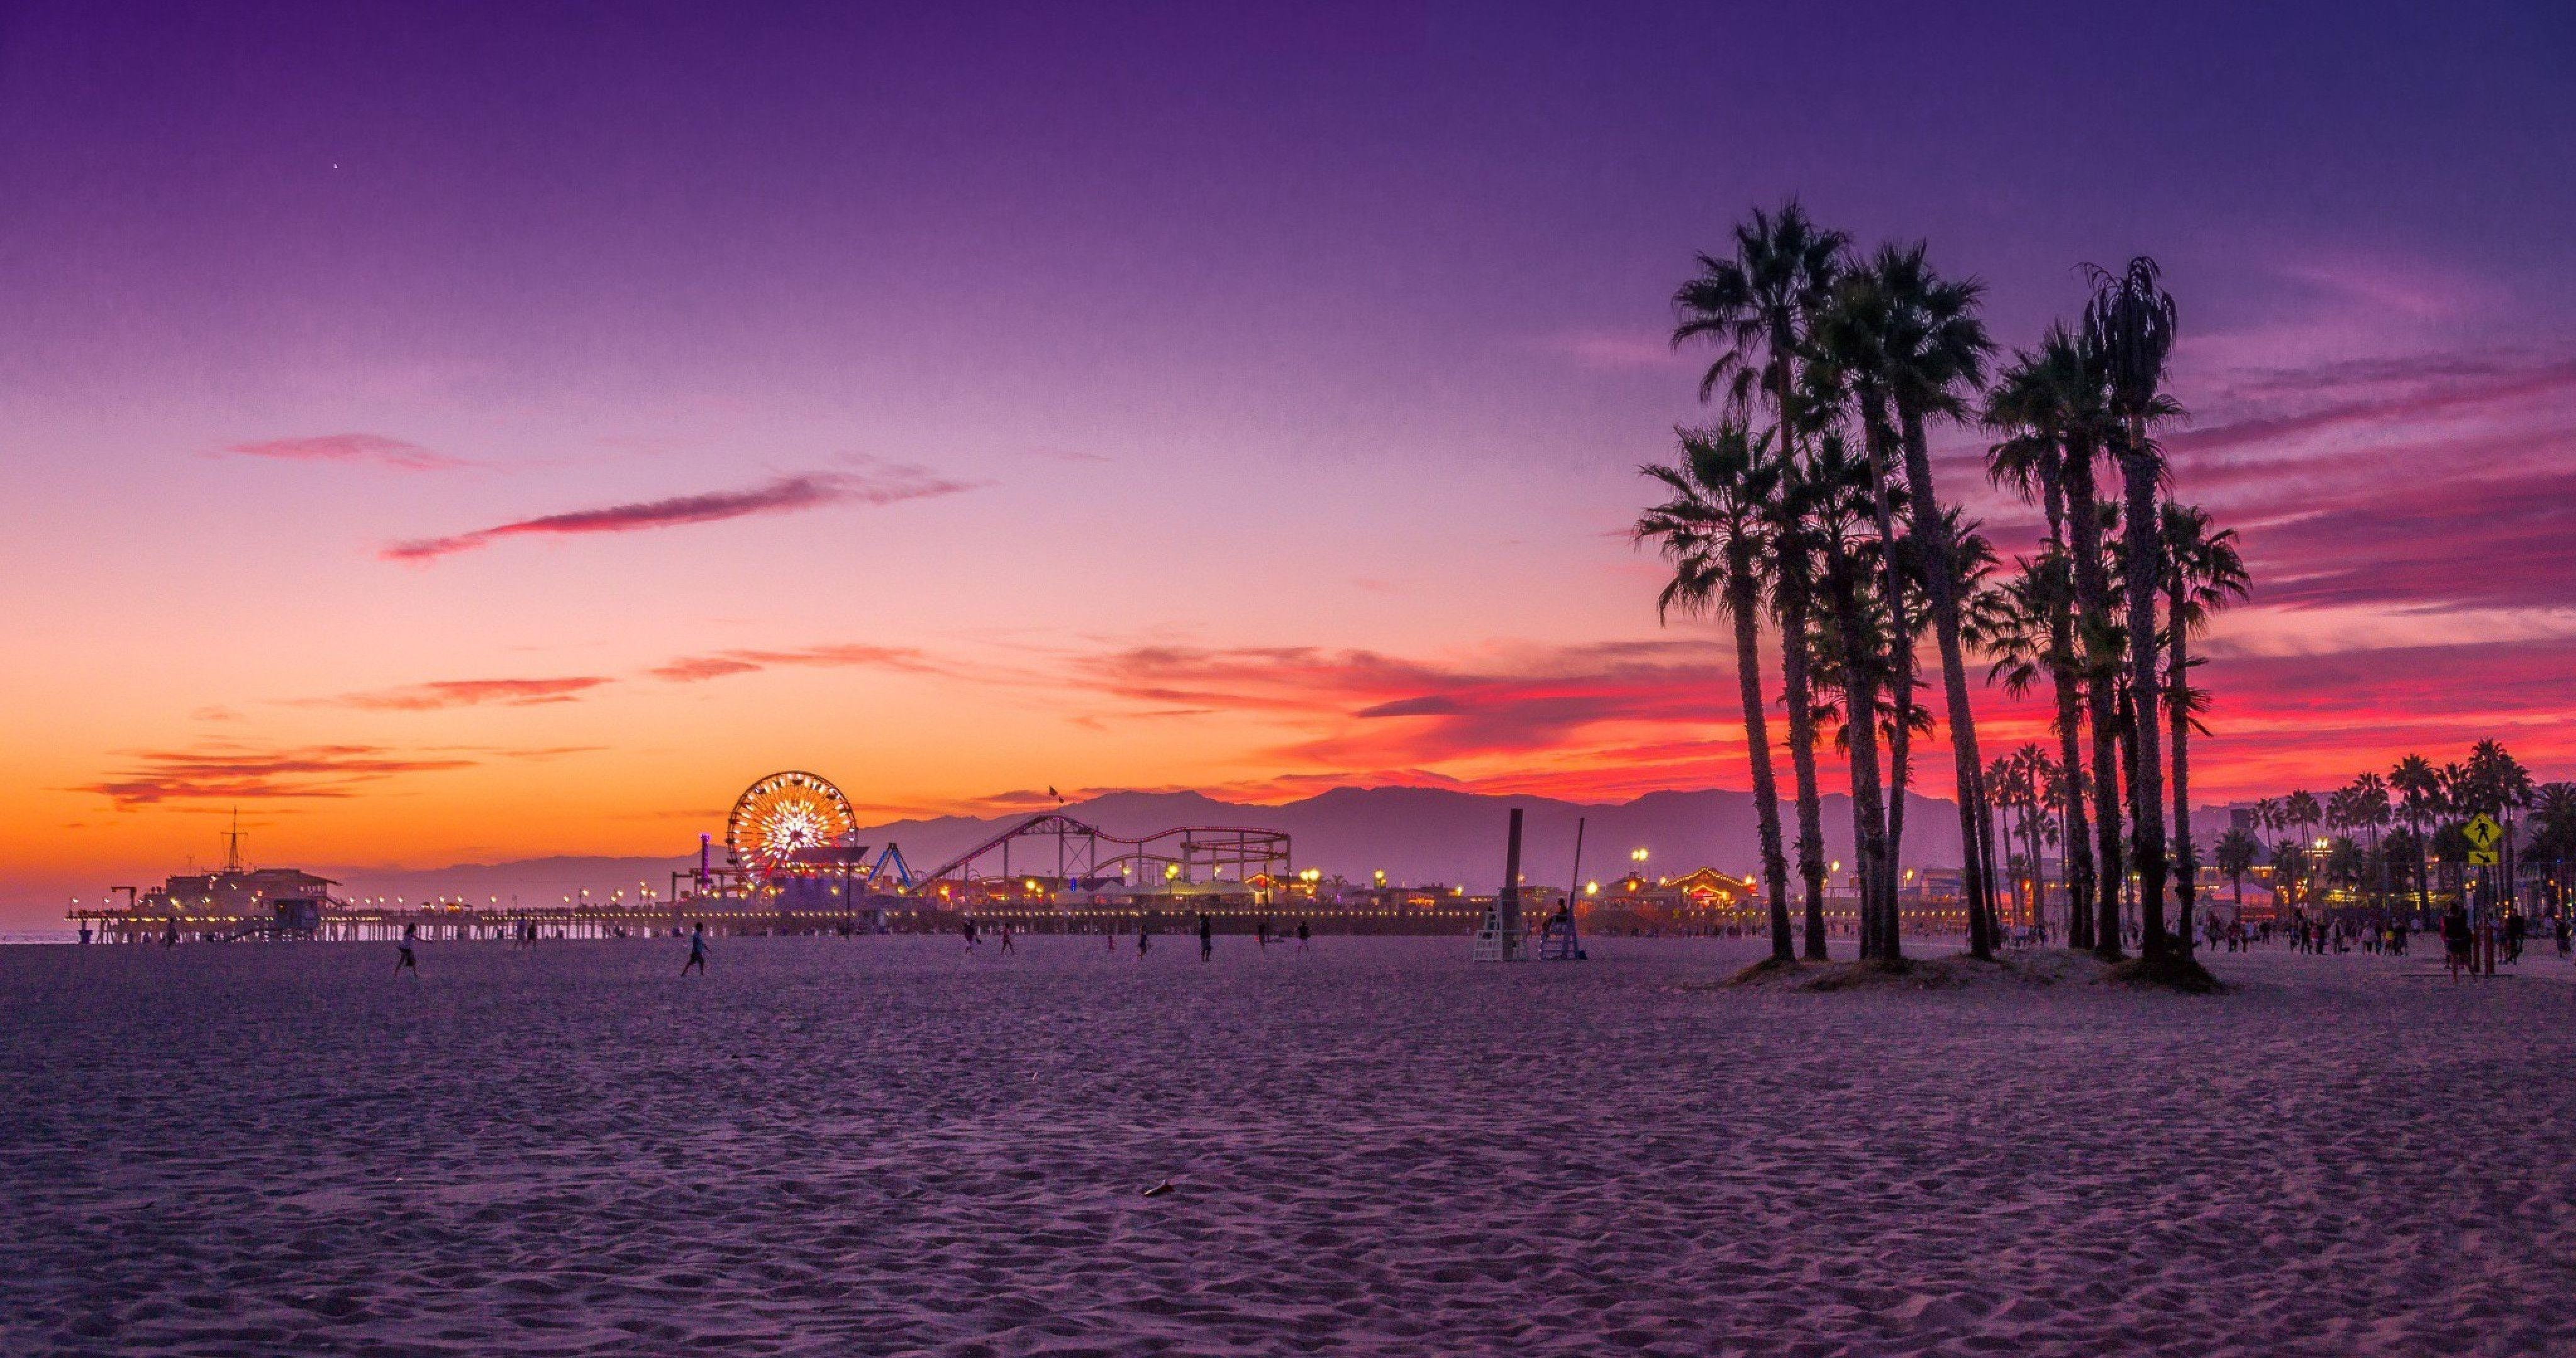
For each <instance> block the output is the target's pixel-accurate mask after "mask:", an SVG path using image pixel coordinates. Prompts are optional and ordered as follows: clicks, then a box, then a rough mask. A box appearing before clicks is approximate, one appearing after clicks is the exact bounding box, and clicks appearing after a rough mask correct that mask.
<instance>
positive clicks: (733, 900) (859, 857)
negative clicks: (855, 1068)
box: [671, 770, 1293, 930]
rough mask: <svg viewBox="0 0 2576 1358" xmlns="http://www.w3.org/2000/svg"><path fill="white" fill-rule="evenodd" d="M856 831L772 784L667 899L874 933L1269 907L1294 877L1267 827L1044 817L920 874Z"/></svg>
mask: <svg viewBox="0 0 2576 1358" xmlns="http://www.w3.org/2000/svg"><path fill="white" fill-rule="evenodd" d="M857 835H858V818H857V816H856V815H855V814H854V813H853V812H852V811H851V808H850V801H849V798H848V797H846V796H844V795H843V794H842V792H841V790H840V789H839V788H837V787H835V786H833V785H832V783H831V781H830V780H828V779H826V778H823V777H821V776H820V775H817V774H812V773H807V772H804V771H802V770H789V771H787V772H783V773H773V774H770V775H769V776H767V777H765V778H762V779H760V780H758V781H756V782H754V783H753V784H752V785H751V786H750V787H748V788H745V789H743V793H742V796H740V797H739V798H737V799H735V801H734V805H733V810H732V812H731V814H729V815H728V816H727V817H726V818H725V839H724V851H725V852H724V860H723V861H722V862H718V861H716V860H715V857H714V847H715V846H714V842H713V837H712V836H706V835H702V836H700V837H699V843H698V863H697V866H696V867H695V868H694V869H692V870H689V871H686V872H675V873H673V874H671V878H672V880H671V887H672V893H671V898H672V900H673V901H674V902H675V904H676V905H678V907H679V908H681V909H696V908H699V907H701V906H730V907H735V908H740V907H742V906H746V905H747V906H750V907H752V908H753V909H755V910H757V911H759V912H760V913H761V914H763V915H772V914H774V915H776V916H778V917H780V918H781V919H782V920H785V921H790V922H794V921H812V920H815V919H816V918H817V917H823V918H839V919H842V920H846V921H853V922H855V923H858V924H860V925H861V926H863V927H867V928H873V929H879V930H882V929H885V928H887V927H889V925H890V921H891V918H892V917H893V916H895V915H897V914H904V915H917V914H920V913H923V912H933V913H935V912H942V911H952V910H954V911H963V910H991V909H994V908H997V907H999V908H1006V909H1008V910H1010V911H1011V912H1013V913H1023V912H1041V911H1049V910H1059V911H1072V912H1076V913H1088V912H1091V911H1097V910H1100V909H1102V908H1105V907H1126V908H1134V907H1137V906H1140V905H1146V904H1151V903H1162V904H1172V905H1180V904H1182V902H1183V900H1184V898H1186V899H1187V900H1188V901H1189V902H1192V903H1194V905H1196V906H1207V907H1215V906H1218V905H1219V904H1220V903H1223V902H1229V901H1230V902H1233V903H1236V904H1241V905H1253V906H1258V905H1267V904H1269V903H1270V901H1271V898H1272V895H1273V892H1274V891H1276V890H1278V889H1280V888H1282V887H1284V886H1285V884H1287V883H1288V882H1290V881H1291V880H1293V879H1292V878H1291V877H1290V874H1289V870H1288V868H1289V845H1288V836H1287V835H1286V834H1284V833H1282V832H1280V831H1276V830H1256V829H1249V828H1243V827H1237V826H1178V827H1175V828H1173V829H1169V830H1163V831H1159V832H1157V833H1154V834H1150V835H1145V836H1142V837H1139V838H1133V839H1131V838H1127V837H1125V836H1121V835H1113V834H1110V833H1108V832H1107V831H1105V830H1102V829H1100V828H1099V827H1098V826H1095V825H1091V824H1088V823H1086V822H1084V821H1081V820H1077V819H1075V818H1074V817H1072V816H1069V815H1066V814H1065V813H1063V812H1061V811H1048V812H1041V813H1039V814H1036V815H1032V816H1030V817H1028V818H1027V819H1025V820H1022V821H1020V822H1018V823H1016V824H1014V825H1012V826H1010V827H1008V828H1007V829H1004V830H1002V831H1000V832H999V833H996V834H994V835H992V836H990V837H989V838H986V839H985V840H983V841H982V842H980V843H978V844H976V845H975V846H974V847H972V848H969V849H967V850H966V851H965V852H963V853H960V854H958V855H956V856H955V857H953V858H951V859H949V860H948V861H947V862H945V863H942V864H940V865H939V866H938V867H936V868H934V869H932V870H931V871H930V872H928V873H926V874H919V875H916V874H915V873H914V872H913V871H912V866H911V864H910V863H909V862H907V861H906V860H905V858H904V855H903V850H902V849H901V848H900V847H898V846H897V845H895V844H892V843H889V844H887V845H885V846H884V847H883V848H882V849H880V850H877V852H876V855H875V857H874V858H870V857H869V851H870V849H871V847H873V846H870V845H866V844H861V843H859V842H858V839H857ZM1015 849H1016V850H1017V858H1018V861H1017V862H1016V863H1014V861H1013V857H1014V850H1015ZM723 913H732V911H731V910H727V911H724V912H723Z"/></svg>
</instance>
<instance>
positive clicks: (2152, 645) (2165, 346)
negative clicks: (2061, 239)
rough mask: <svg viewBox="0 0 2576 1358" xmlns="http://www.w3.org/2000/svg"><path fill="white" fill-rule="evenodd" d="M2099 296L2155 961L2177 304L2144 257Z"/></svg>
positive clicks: (2144, 886) (2137, 797) (2146, 912)
mask: <svg viewBox="0 0 2576 1358" xmlns="http://www.w3.org/2000/svg"><path fill="white" fill-rule="evenodd" d="M2089 272H2090V275H2091V277H2092V280H2093V285H2094V291H2093V300H2092V301H2091V302H2090V303H2088V304H2087V305H2086V306H2085V308H2084V339H2085V345H2086V347H2087V348H2088V349H2089V350H2091V351H2092V352H2093V353H2094V354H2096V355H2098V356H2099V358H2100V361H2101V365H2102V373H2103V376H2104V378H2105V387H2106V395H2107V398H2108V400H2109V404H2110V409H2111V413H2112V415H2113V416H2114V417H2115V418H2116V419H2117V420H2118V422H2119V457H2120V480H2121V487H2122V491H2123V501H2124V504H2125V506H2126V508H2125V513H2124V517H2125V519H2126V521H2127V528H2128V541H2127V543H2126V545H2125V549H2124V553H2123V554H2124V555H2125V557H2126V558H2127V563H2128V594H2129V598H2128V612H2129V618H2128V622H2129V684H2130V693H2131V695H2132V700H2133V701H2134V702H2136V703H2137V705H2138V712H2137V722H2136V725H2135V728H2134V729H2133V731H2132V734H2131V739H2132V740H2133V741H2134V742H2135V744H2136V747H2137V751H2136V765H2137V774H2136V778H2137V783H2136V786H2135V790H2134V795H2132V796H2131V798H2130V820H2131V825H2130V832H2129V842H2130V849H2131V853H2132V855H2133V856H2134V857H2135V859H2136V860H2137V870H2138V911H2139V924H2140V932H2139V937H2140V939H2141V943H2140V946H2141V948H2143V949H2144V951H2145V952H2146V955H2147V957H2148V958H2149V959H2150V960H2154V959H2158V958H2161V957H2162V956H2163V955H2164V951H2165V933H2164V891H2165V831H2164V751H2163V749H2162V745H2163V741H2162V739H2161V738H2160V732H2159V731H2158V729H2157V712H2156V710H2155V709H2156V699H2157V695H2158V693H2159V691H2160V690H2159V688H2158V685H2157V683H2156V649H2157V647H2156V638H2157V635H2158V634H2157V630H2156V585H2157V582H2158V580H2159V579H2160V577H2161V576H2162V572H2161V571H2158V570H2157V569H2156V568H2155V565H2154V563H2155V562H2156V560H2157V558H2158V555H2159V553H2158V550H2157V549H2158V546H2159V538H2160V536H2161V535H2160V533H2159V528H2160V526H2161V523H2162V518H2161V516H2160V515H2158V513H2157V512H2156V492H2157V489H2158V488H2159V486H2160V485H2161V484H2162V483H2163V480H2164V458H2163V456H2162V455H2161V454H2160V453H2159V452H2158V450H2157V448H2156V445H2155V443H2154V442H2153V440H2152V439H2151V438H2150V437H2149V432H2148V431H2149V429H2150V428H2151V427H2152V426H2153V425H2155V424H2156V423H2158V422H2160V421H2162V420H2165V419H2168V418H2170V417H2172V416H2174V415H2176V414H2179V413H2180V409H2179V407H2177V406H2175V405H2174V403H2173V400H2172V398H2171V397H2169V396H2167V395H2165V393H2164V390H2163V388H2164V379H2165V366H2166V363H2167V361H2168V360H2169V359H2170V357H2171V356H2172V353H2173V344H2174V333H2175V324H2174V323H2175V316H2176V313H2175V308H2174V300H2173V296H2172V294H2170V293H2167V292H2166V291H2165V290H2164V287H2163V285H2162V283H2161V281H2160V277H2159V270H2158V269H2157V267H2156V262H2155V261H2154V260H2152V259H2149V258H2147V257H2146V256H2144V255H2140V256H2138V257H2137V258H2135V259H2132V260H2130V261H2129V266H2128V268H2127V269H2126V270H2125V271H2123V272H2121V273H2118V274H2113V273H2110V272H2108V271H2106V270H2103V269H2099V268H2094V269H2091V270H2089Z"/></svg>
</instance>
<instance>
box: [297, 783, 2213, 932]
mask: <svg viewBox="0 0 2576 1358" xmlns="http://www.w3.org/2000/svg"><path fill="white" fill-rule="evenodd" d="M1514 806H1518V807H1522V808H1524V809H1525V811H1526V812H1527V816H1526V820H1525V829H1524V836H1523V848H1522V872H1523V873H1524V874H1525V875H1526V876H1527V877H1528V878H1529V880H1530V881H1532V882H1539V883H1546V884H1549V885H1554V884H1557V883H1559V882H1563V881H1565V880H1567V878H1568V875H1569V874H1570V873H1571V872H1572V871H1573V866H1574V865H1573V853H1574V822H1575V818H1576V817H1578V816H1580V817H1584V818H1586V820H1587V821H1588V825H1587V827H1586V829H1585V831H1584V843H1583V875H1584V876H1585V877H1586V878H1589V879H1592V880H1596V881H1608V880H1610V879H1612V878H1615V877H1617V876H1619V875H1621V874H1622V873H1625V872H1626V871H1627V870H1628V866H1629V858H1628V855H1629V852H1630V851H1631V850H1633V849H1638V848H1644V849H1646V850H1647V851H1648V854H1649V857H1648V860H1647V865H1646V866H1647V869H1648V870H1649V871H1650V872H1653V873H1657V874H1674V873H1680V872H1686V871H1688V870H1690V869H1692V868H1696V867H1702V866H1706V867H1714V868H1718V869H1721V870H1723V871H1726V872H1729V873H1749V872H1752V871H1753V870H1754V869H1755V868H1757V867H1759V866H1760V864H1761V853H1760V850H1759V848H1758V847H1757V841H1758V834H1757V832H1756V830H1755V824H1754V816H1753V795H1752V794H1751V793H1749V792H1729V791H1722V790H1718V789H1709V790H1705V791H1698V792H1650V793H1647V794H1646V795H1644V796H1641V797H1638V798H1635V799H1634V800H1631V801H1626V802H1620V803H1616V804H1593V803H1581V802H1571V801H1562V800H1558V799H1556V798H1552V797H1503V796H1490V795H1486V794H1482V793H1473V792H1457V791H1452V790H1449V789H1445V788H1419V787H1374V788H1357V787H1339V788H1334V789H1332V790H1331V791H1329V792H1324V793H1319V794H1317V795H1316V796H1313V797H1308V798H1305V799H1303V800H1300V801H1293V802H1289V803H1287V804H1285V805H1282V806H1257V805H1243V804H1238V803H1234V802H1223V801H1219V800H1217V799H1216V798H1213V797H1209V796H1206V795H1204V794H1202V793H1197V792H1111V793H1105V794H1102V795H1101V796H1097V797H1092V798H1089V799H1086V800H1083V801H1078V802H1074V803H1071V804H1070V805H1067V806H1066V807H1065V808H1064V811H1065V813H1066V814H1068V815H1070V816H1072V817H1074V818H1075V819H1077V820H1081V821H1085V822H1087V823H1089V824H1092V825H1096V826H1098V827H1099V828H1100V829H1102V830H1103V831H1106V832H1108V833H1110V834H1116V835H1127V836H1136V835H1144V834H1150V833H1152V832H1154V831H1157V830H1166V829H1170V828H1172V827H1173V826H1178V825H1227V826H1244V827H1248V828H1252V829H1262V830H1285V831H1287V832H1288V834H1289V836H1290V839H1291V841H1292V843H1293V846H1294V852H1295V854H1296V866H1297V867H1299V868H1309V867H1312V868H1320V869H1322V870H1323V871H1324V872H1325V873H1326V874H1327V875H1333V874H1339V875H1341V876H1343V877H1346V878H1348V879H1350V880H1351V881H1354V882H1365V881H1367V880H1368V879H1369V874H1371V873H1372V872H1376V871H1380V870H1383V871H1384V872H1385V873H1386V875H1387V880H1388V881H1390V882H1402V883H1407V884H1414V885H1426V884H1430V883H1435V882H1437V883H1442V884H1450V885H1463V886H1466V887H1468V888H1470V889H1472V890H1478V891H1483V890H1490V889H1491V888H1492V887H1493V886H1494V885H1495V884H1496V882H1497V881H1498V880H1499V879H1500V878H1501V876H1502V872H1503V834H1504V825H1505V822H1506V812H1507V811H1508V809H1509V808H1511V807H1514ZM1031 814H1034V813H1032V812H1020V813H1015V814H1012V815H1006V816H939V817H933V818H929V819H919V820H899V821H892V822H888V823H886V824H882V825H874V826H869V827H867V828H866V829H864V830H862V831H860V835H859V837H860V839H861V840H862V842H864V843H866V844H868V845H869V846H870V847H871V848H872V849H873V848H882V847H883V846H884V845H885V844H886V843H888V842H889V841H891V842H893V843H896V844H900V845H902V846H903V853H904V857H905V859H906V860H907V861H909V862H910V863H911V864H912V866H913V868H914V870H916V871H920V872H928V871H930V870H932V869H934V868H936V867H938V866H939V865H940V864H941V863H943V862H945V861H947V860H948V859H949V858H950V857H952V856H954V855H955V854H957V853H959V852H962V851H963V850H965V849H968V848H971V847H973V846H974V845H975V844H976V843H978V842H979V841H981V840H983V839H986V838H988V837H990V836H991V835H993V834H995V833H997V832H998V831H1000V830H1002V829H1003V828H1005V827H1007V826H1009V825H1012V824H1015V823H1017V822H1018V821H1021V820H1024V819H1026V818H1027V817H1028V816H1029V815H1031ZM2194 819H2195V820H2197V819H2198V817H2195V818H2194ZM1782 821H1783V829H1784V832H1785V833H1787V834H1789V835H1791V836H1793V837H1794V836H1795V834H1796V832H1797V825H1796V812H1795V809H1794V807H1792V806H1789V805H1785V804H1784V805H1783V807H1782ZM1824 831H1825V854H1826V857H1828V858H1832V859H1839V860H1841V861H1842V862H1843V863H1844V864H1846V865H1848V864H1850V862H1851V861H1852V857H1853V855H1852V849H1851V842H1852V836H1851V804H1850V801H1849V799H1847V798H1845V797H1843V796H1841V795H1834V796H1828V797H1826V798H1825V799H1824ZM719 852H721V850H719ZM1793 852H1794V850H1793ZM2204 856H2205V855H2204ZM1904 860H1905V863H1906V865H1907V866H1909V867H1924V866H1947V865H1952V864H1956V863H1957V862H1958V861H1959V813H1958V811H1957V809H1956V808H1955V807H1954V806H1953V805H1952V803H1950V802H1948V801H1945V800H1939V799H1935V798H1928V797H1918V796H1912V795H1909V796H1908V797H1907V798H1906V813H1905V854H1904ZM695 861H696V855H695V854H694V853H690V854H686V855H683V856H679V857H673V858H576V857H553V858H533V859H525V860H521V861H518V862H508V863H467V864H458V865H456V866H453V867H446V868H435V869H425V870H415V869H394V868H366V867H348V868H337V869H317V871H324V872H326V873H327V874H328V875H330V876H333V877H337V878H339V879H341V880H342V881H343V882H344V883H345V886H344V890H346V891H349V892H351V893H354V894H359V895H385V896H401V897H405V898H409V899H419V898H421V897H424V896H439V895H452V896H464V897H469V898H475V899H482V898H488V897H493V896H498V897H500V898H501V899H502V900H504V901H507V900H508V899H510V897H511V896H513V895H516V896H518V897H520V898H521V899H522V900H524V901H527V902H528V903H530V904H534V903H536V902H538V901H546V900H553V899H557V898H559V897H562V896H566V895H572V894H576V893H578V892H580V891H581V890H583V889H585V888H587V889H588V890H589V891H590V892H591V893H592V894H593V895H594V896H604V895H606V894H607V893H609V892H611V891H615V890H619V889H623V890H625V891H626V892H627V893H628V894H629V895H630V896H631V895H632V894H633V893H634V891H635V887H636V884H637V883H638V882H647V883H650V884H651V886H652V888H653V889H654V890H655V891H657V892H658V891H661V890H664V889H665V888H667V886H668V885H669V875H670V874H671V873H672V872H673V871H675V870H685V869H686V868H687V867H689V866H690V865H691V864H692V863H694V862H695Z"/></svg>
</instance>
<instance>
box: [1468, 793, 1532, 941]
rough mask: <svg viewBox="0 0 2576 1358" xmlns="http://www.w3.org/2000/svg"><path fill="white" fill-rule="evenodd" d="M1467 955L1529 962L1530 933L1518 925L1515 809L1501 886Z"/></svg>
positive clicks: (1518, 823) (1518, 830) (1517, 818)
mask: <svg viewBox="0 0 2576 1358" xmlns="http://www.w3.org/2000/svg"><path fill="white" fill-rule="evenodd" d="M1468 955H1469V956H1470V957H1472V958H1474V959H1475V960H1476V961H1479V962H1525V961H1527V960H1529V931H1528V930H1527V929H1526V928H1524V927H1523V926H1522V924H1521V809H1520V808H1519V807H1517V806H1515V807H1513V808H1512V829H1511V837H1510V839H1509V840H1508V841H1507V842H1506V844H1505V847H1504V849H1503V886H1502V889H1501V890H1499V891H1497V892H1495V893H1494V903H1493V905H1492V906H1491V907H1489V908H1487V909H1486V911H1485V920H1484V923H1482V924H1480V925H1478V926H1477V927H1476V943H1475V946H1474V948H1473V949H1472V950H1471V951H1470V952H1469V954H1468Z"/></svg>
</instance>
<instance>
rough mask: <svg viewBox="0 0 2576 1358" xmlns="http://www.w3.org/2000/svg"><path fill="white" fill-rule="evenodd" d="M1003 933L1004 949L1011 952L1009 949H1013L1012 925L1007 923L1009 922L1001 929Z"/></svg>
mask: <svg viewBox="0 0 2576 1358" xmlns="http://www.w3.org/2000/svg"><path fill="white" fill-rule="evenodd" d="M1001 934H1002V951H1003V952H1006V953H1007V952H1009V951H1010V950H1011V926H1009V925H1007V924H1005V925H1003V926H1002V929H1001Z"/></svg>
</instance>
